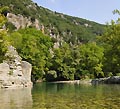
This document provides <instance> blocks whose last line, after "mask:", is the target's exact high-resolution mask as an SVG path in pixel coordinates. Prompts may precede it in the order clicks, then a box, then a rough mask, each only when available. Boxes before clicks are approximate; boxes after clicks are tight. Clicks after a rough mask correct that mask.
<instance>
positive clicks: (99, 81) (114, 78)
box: [51, 76, 120, 85]
mask: <svg viewBox="0 0 120 109" xmlns="http://www.w3.org/2000/svg"><path fill="white" fill-rule="evenodd" d="M51 83H70V84H91V85H92V84H93V85H96V84H120V76H112V77H108V78H99V79H89V80H73V81H55V82H51Z"/></svg>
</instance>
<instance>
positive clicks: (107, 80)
mask: <svg viewBox="0 0 120 109" xmlns="http://www.w3.org/2000/svg"><path fill="white" fill-rule="evenodd" d="M91 83H92V84H120V76H112V77H108V78H99V79H93V80H92V82H91Z"/></svg>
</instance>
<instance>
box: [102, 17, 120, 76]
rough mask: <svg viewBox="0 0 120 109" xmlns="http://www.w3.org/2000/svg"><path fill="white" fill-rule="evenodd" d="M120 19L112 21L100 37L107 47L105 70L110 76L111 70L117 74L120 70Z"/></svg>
mask: <svg viewBox="0 0 120 109" xmlns="http://www.w3.org/2000/svg"><path fill="white" fill-rule="evenodd" d="M119 22H120V19H118V20H117V21H116V22H115V21H111V23H110V25H108V26H107V28H106V32H105V33H104V34H103V35H102V37H101V38H100V40H101V43H102V45H103V46H104V48H105V59H104V72H105V74H106V76H109V72H112V74H113V75H117V73H119V72H120V56H119V55H120V31H119V30H120V23H119Z"/></svg>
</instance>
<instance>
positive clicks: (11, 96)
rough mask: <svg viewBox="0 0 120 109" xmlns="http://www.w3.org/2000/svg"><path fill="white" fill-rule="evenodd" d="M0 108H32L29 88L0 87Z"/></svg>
mask: <svg viewBox="0 0 120 109" xmlns="http://www.w3.org/2000/svg"><path fill="white" fill-rule="evenodd" d="M0 109H32V95H31V88H21V89H0Z"/></svg>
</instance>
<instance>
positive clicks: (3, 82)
mask: <svg viewBox="0 0 120 109" xmlns="http://www.w3.org/2000/svg"><path fill="white" fill-rule="evenodd" d="M5 57H6V60H4V62H3V63H1V64H0V88H10V87H28V86H32V82H31V70H32V66H31V64H30V63H28V62H25V61H22V59H21V57H20V56H19V55H18V53H17V51H16V49H15V48H14V47H13V46H9V47H8V51H7V53H6V54H5Z"/></svg>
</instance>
